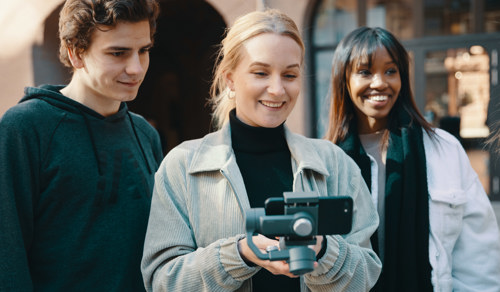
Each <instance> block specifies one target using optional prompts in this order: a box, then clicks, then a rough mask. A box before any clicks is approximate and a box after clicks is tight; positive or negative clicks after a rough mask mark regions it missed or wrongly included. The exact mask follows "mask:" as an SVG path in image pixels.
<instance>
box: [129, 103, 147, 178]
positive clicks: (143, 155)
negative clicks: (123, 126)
mask: <svg viewBox="0 0 500 292" xmlns="http://www.w3.org/2000/svg"><path fill="white" fill-rule="evenodd" d="M127 115H128V118H129V120H130V124H131V125H132V130H133V131H134V135H135V139H137V144H139V148H141V153H142V157H144V161H145V162H146V166H147V168H148V172H149V173H150V174H152V173H153V171H152V169H151V166H150V165H149V162H148V159H147V157H146V152H144V148H143V147H142V144H141V140H140V139H139V136H138V135H137V131H136V130H135V125H134V121H133V120H132V115H131V114H130V112H129V111H127Z"/></svg>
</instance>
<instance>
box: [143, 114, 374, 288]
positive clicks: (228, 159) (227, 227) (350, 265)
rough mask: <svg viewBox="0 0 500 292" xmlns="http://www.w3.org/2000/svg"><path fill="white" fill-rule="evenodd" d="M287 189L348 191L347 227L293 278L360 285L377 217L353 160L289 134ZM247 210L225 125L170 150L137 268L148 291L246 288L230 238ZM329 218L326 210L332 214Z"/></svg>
mask: <svg viewBox="0 0 500 292" xmlns="http://www.w3.org/2000/svg"><path fill="white" fill-rule="evenodd" d="M285 136H286V140H287V143H288V146H289V148H290V152H291V157H292V170H293V172H294V184H293V190H294V191H315V192H318V193H319V194H320V195H321V196H339V195H342V196H351V197H352V198H353V201H354V208H353V209H354V210H353V225H352V231H351V233H349V234H347V235H345V236H339V235H335V236H326V238H327V250H326V253H325V254H324V255H323V257H322V258H321V259H320V260H319V261H318V266H317V267H316V268H315V270H314V271H313V272H311V273H309V274H306V275H304V276H302V277H301V286H302V291H356V292H359V291H368V290H369V289H370V288H371V287H372V286H373V285H374V284H375V282H376V280H377V278H378V276H379V274H380V270H381V263H380V260H379V258H378V257H377V255H376V254H375V252H374V251H373V250H372V249H371V248H370V236H371V235H372V234H373V233H374V232H375V230H376V228H377V226H378V216H377V213H376V210H375V208H374V206H373V203H372V201H371V197H370V193H369V191H368V188H367V187H366V185H365V183H364V181H363V179H362V177H361V173H360V171H359V169H358V167H357V166H356V164H355V163H354V162H353V161H352V160H351V158H350V157H348V156H347V155H346V154H344V152H343V151H342V150H341V149H340V148H338V147H337V146H335V145H334V144H332V143H330V142H329V141H326V140H319V139H310V138H306V137H304V136H301V135H297V134H294V133H291V132H290V131H289V130H288V129H287V128H286V127H285ZM249 208H250V204H249V201H248V197H247V193H246V190H245V187H244V183H243V178H242V176H241V173H240V171H239V168H238V165H237V164H236V158H235V155H234V153H233V150H232V148H231V135H230V126H229V124H226V125H225V126H224V127H223V128H222V129H221V130H219V131H217V132H214V133H211V134H208V135H207V136H205V137H204V138H201V139H197V140H192V141H187V142H184V143H182V144H181V145H179V146H177V147H176V148H174V149H173V150H172V151H171V152H169V153H168V155H167V156H166V157H165V159H164V160H163V162H162V165H161V166H160V168H159V170H158V172H157V173H156V177H155V187H154V192H153V199H152V205H151V213H150V218H149V225H148V230H147V234H146V240H145V246H144V255H143V260H142V267H141V268H142V273H143V278H144V282H145V286H146V289H147V290H148V291H252V288H251V277H252V276H253V275H254V274H255V273H256V272H257V271H258V269H259V267H249V266H248V265H247V264H246V263H245V262H244V261H243V260H242V259H241V257H240V255H239V253H238V250H237V244H236V243H237V241H238V240H239V239H240V238H242V237H243V236H244V233H245V213H244V212H245V210H247V209H249ZM332 218H333V216H332Z"/></svg>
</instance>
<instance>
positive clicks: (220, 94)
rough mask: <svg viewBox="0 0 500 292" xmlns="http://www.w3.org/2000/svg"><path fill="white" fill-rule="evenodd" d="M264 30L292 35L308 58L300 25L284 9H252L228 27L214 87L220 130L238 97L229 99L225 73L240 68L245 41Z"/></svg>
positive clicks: (212, 97)
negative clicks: (299, 28) (298, 26)
mask: <svg viewBox="0 0 500 292" xmlns="http://www.w3.org/2000/svg"><path fill="white" fill-rule="evenodd" d="M263 33H276V34H279V35H284V36H288V37H290V38H292V39H293V40H294V41H296V42H297V44H298V45H299V46H300V47H301V49H302V60H303V59H304V51H305V48H304V42H303V41H302V37H301V36H300V32H299V30H298V28H297V25H296V24H295V22H294V21H293V20H292V19H291V18H290V17H289V16H287V15H286V14H284V13H283V12H280V11H279V10H276V9H268V10H265V11H254V12H250V13H248V14H246V15H244V16H242V17H240V18H238V19H237V20H236V21H235V22H234V24H233V26H232V27H231V28H229V29H228V30H226V36H225V38H224V39H223V40H222V43H221V46H220V48H219V51H218V55H217V62H216V64H217V65H216V67H215V72H214V79H213V83H212V86H211V89H210V101H209V102H210V104H211V105H212V110H213V113H212V122H213V124H214V125H215V126H216V128H217V129H220V128H221V127H222V126H223V125H224V124H225V123H226V122H227V121H228V120H229V112H230V111H231V110H232V109H233V108H235V106H236V104H235V101H234V98H229V93H230V90H229V88H228V86H227V84H226V80H225V78H224V73H225V72H227V71H229V70H232V69H234V68H236V66H237V65H238V64H239V62H240V60H241V57H242V47H243V44H244V43H245V41H247V40H249V39H251V38H253V37H255V36H258V35H260V34H263Z"/></svg>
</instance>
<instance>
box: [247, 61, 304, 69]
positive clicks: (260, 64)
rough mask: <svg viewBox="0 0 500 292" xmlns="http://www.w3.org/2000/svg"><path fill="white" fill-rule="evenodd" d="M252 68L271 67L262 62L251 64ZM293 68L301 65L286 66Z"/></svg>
mask: <svg viewBox="0 0 500 292" xmlns="http://www.w3.org/2000/svg"><path fill="white" fill-rule="evenodd" d="M250 66H263V67H270V66H271V65H269V64H266V63H262V62H253V63H251V64H250ZM292 67H300V65H299V64H292V65H288V66H286V68H292Z"/></svg>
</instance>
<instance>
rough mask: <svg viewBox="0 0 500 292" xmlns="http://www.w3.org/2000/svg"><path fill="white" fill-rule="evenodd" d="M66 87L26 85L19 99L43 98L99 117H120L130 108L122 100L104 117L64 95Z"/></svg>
mask: <svg viewBox="0 0 500 292" xmlns="http://www.w3.org/2000/svg"><path fill="white" fill-rule="evenodd" d="M64 87H66V86H65V85H41V86H40V87H26V88H25V89H24V97H23V98H22V99H21V100H20V101H19V103H22V102H25V101H27V100H31V99H41V100H43V101H45V102H47V103H49V104H51V105H52V106H55V107H58V108H60V109H63V110H65V111H69V112H73V113H80V114H83V113H86V114H88V115H90V116H93V117H95V118H98V119H107V118H111V119H113V118H120V117H122V116H123V115H125V114H127V112H128V108H127V104H126V103H124V102H122V103H121V104H120V109H119V110H118V112H117V113H116V114H114V115H112V116H110V117H104V116H103V115H101V114H99V113H98V112H96V111H94V110H93V109H91V108H89V107H87V106H85V105H83V104H81V103H79V102H77V101H75V100H73V99H71V98H69V97H67V96H65V95H63V94H62V93H61V89H63V88H64Z"/></svg>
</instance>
